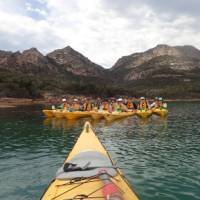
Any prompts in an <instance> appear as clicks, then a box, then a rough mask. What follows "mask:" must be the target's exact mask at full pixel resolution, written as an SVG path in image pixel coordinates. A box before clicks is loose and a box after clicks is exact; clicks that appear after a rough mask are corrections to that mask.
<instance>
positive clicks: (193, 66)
mask: <svg viewBox="0 0 200 200" xmlns="http://www.w3.org/2000/svg"><path fill="white" fill-rule="evenodd" d="M198 69H200V51H199V50H198V49H196V48H194V47H192V46H175V47H171V46H168V45H158V46H156V47H155V48H153V49H150V50H148V51H146V52H143V53H135V54H131V55H129V56H124V57H122V58H120V59H119V60H118V61H117V62H116V64H115V65H114V66H113V67H112V69H111V71H112V72H114V73H116V74H118V77H119V78H120V79H122V80H124V81H132V80H138V79H146V78H149V77H159V76H160V77H169V76H170V75H171V76H172V77H174V74H177V76H183V74H185V73H187V72H188V73H190V74H191V73H193V72H194V71H196V70H198ZM166 73H168V74H167V75H166Z"/></svg>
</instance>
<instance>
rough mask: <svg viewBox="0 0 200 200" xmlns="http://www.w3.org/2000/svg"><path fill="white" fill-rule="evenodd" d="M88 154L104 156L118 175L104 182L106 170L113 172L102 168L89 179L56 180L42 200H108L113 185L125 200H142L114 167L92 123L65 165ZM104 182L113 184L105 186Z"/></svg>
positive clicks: (81, 136)
mask: <svg viewBox="0 0 200 200" xmlns="http://www.w3.org/2000/svg"><path fill="white" fill-rule="evenodd" d="M88 152H96V153H97V154H101V155H102V156H103V157H105V158H106V159H107V160H109V162H110V163H111V166H113V169H115V171H116V174H114V175H108V176H107V179H105V180H102V178H100V174H101V173H102V170H104V172H103V173H106V171H109V169H107V168H106V166H104V167H103V166H99V167H98V170H99V173H97V174H96V175H95V176H90V177H85V178H83V177H82V178H81V177H78V178H74V179H71V180H70V179H60V178H55V179H54V180H53V181H52V183H51V184H50V185H49V187H48V189H47V190H46V192H45V193H44V195H43V197H42V198H41V199H42V200H50V199H51V200H53V199H55V200H61V199H62V200H63V199H69V200H70V199H71V200H72V199H79V200H81V199H93V200H97V199H106V197H105V193H106V192H110V191H109V190H108V191H107V190H106V189H108V188H109V187H108V185H109V186H111V185H113V186H115V188H117V190H118V195H120V196H121V199H123V200H138V197H137V195H136V194H135V193H134V192H133V190H131V188H130V186H129V184H128V183H127V181H126V179H125V178H124V176H123V175H122V173H121V172H120V170H119V169H117V168H116V167H115V166H114V164H113V161H112V160H111V158H110V156H109V154H108V152H107V151H106V149H105V148H104V147H103V145H102V144H101V143H100V141H99V140H98V138H97V136H96V135H95V134H94V132H93V130H92V128H91V126H90V124H89V122H86V124H85V127H84V130H83V131H82V133H81V135H80V136H79V138H78V140H77V142H76V144H75V145H74V147H73V149H72V151H71V152H70V153H69V156H68V157H67V158H66V159H65V162H64V163H65V164H66V163H69V162H70V161H72V160H73V159H75V158H76V157H77V156H79V155H80V154H83V153H88ZM87 159H91V163H92V162H93V159H92V157H91V158H90V157H87ZM75 160H76V159H75ZM94 164H95V163H94ZM111 168H112V167H111ZM65 173H71V172H65ZM81 173H82V172H80V173H78V176H80V174H81ZM81 176H82V175H81ZM104 181H109V182H110V184H107V185H105V184H104ZM119 200H120V199H119Z"/></svg>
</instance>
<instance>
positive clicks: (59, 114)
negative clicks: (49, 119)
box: [53, 110, 65, 119]
mask: <svg viewBox="0 0 200 200" xmlns="http://www.w3.org/2000/svg"><path fill="white" fill-rule="evenodd" d="M64 113H65V111H62V110H55V111H54V112H53V114H54V117H56V118H59V119H61V118H64Z"/></svg>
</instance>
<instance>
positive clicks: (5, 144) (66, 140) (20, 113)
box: [0, 102, 200, 200]
mask: <svg viewBox="0 0 200 200" xmlns="http://www.w3.org/2000/svg"><path fill="white" fill-rule="evenodd" d="M41 109H42V106H40V105H38V106H31V107H30V106H26V107H18V108H14V109H13V108H12V109H11V108H9V109H0V199H1V200H37V199H39V198H40V196H41V195H42V193H43V191H44V190H45V188H46V187H47V185H48V184H49V182H50V181H51V180H52V178H53V177H54V175H55V173H56V171H57V169H58V168H59V167H60V166H61V165H62V162H63V161H64V158H65V156H66V154H67V153H68V152H69V151H70V149H71V148H72V146H73V144H74V142H75V140H76V138H77V137H78V135H79V134H80V131H81V129H82V126H83V124H84V121H86V119H84V120H79V121H77V122H75V123H72V122H68V121H66V120H56V119H53V120H48V119H45V118H44V117H43V116H42V114H41ZM169 110H170V113H169V116H168V118H167V119H165V120H164V119H160V118H159V117H156V116H154V117H151V118H150V119H149V120H148V121H142V120H140V119H138V118H137V117H136V116H134V117H131V118H127V119H124V120H121V121H116V122H114V123H112V124H106V123H105V121H100V122H93V126H94V127H95V130H96V133H97V135H98V137H99V138H100V140H101V141H102V143H103V144H104V145H105V146H106V148H107V150H108V151H109V152H110V154H111V156H112V157H113V159H114V160H115V161H117V165H118V166H120V167H121V168H122V169H123V171H124V173H125V175H126V177H127V179H128V181H129V182H130V184H131V185H132V186H133V187H134V189H135V191H136V192H137V193H138V195H139V197H140V198H141V199H142V200H197V199H200V103H198V102H196V103H190V102H185V103H184V102H181V103H171V104H170V105H169Z"/></svg>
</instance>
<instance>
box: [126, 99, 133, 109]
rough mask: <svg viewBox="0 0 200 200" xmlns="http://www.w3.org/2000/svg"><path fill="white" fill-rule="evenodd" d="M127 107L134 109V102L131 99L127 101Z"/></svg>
mask: <svg viewBox="0 0 200 200" xmlns="http://www.w3.org/2000/svg"><path fill="white" fill-rule="evenodd" d="M127 108H128V109H133V103H132V102H130V101H129V102H128V103H127Z"/></svg>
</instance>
